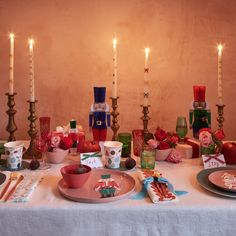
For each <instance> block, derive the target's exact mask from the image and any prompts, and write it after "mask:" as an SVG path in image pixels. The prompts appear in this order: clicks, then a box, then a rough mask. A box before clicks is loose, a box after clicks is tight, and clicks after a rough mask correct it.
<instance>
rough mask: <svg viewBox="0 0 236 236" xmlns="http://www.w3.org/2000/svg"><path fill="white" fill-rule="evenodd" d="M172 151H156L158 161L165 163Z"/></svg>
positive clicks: (169, 149)
mask: <svg viewBox="0 0 236 236" xmlns="http://www.w3.org/2000/svg"><path fill="white" fill-rule="evenodd" d="M171 151H172V148H168V149H163V150H160V149H156V161H165V160H166V158H167V157H168V156H169V154H170V152H171Z"/></svg>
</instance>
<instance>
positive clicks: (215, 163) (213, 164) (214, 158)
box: [202, 154, 226, 169]
mask: <svg viewBox="0 0 236 236" xmlns="http://www.w3.org/2000/svg"><path fill="white" fill-rule="evenodd" d="M202 160H203V165H204V169H211V168H217V167H225V166H226V163H225V158H224V155H223V154H209V155H202Z"/></svg>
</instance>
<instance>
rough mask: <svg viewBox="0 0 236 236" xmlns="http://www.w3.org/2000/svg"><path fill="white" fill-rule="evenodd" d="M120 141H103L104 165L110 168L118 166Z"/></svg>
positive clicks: (120, 148) (120, 149)
mask: <svg viewBox="0 0 236 236" xmlns="http://www.w3.org/2000/svg"><path fill="white" fill-rule="evenodd" d="M122 145H123V144H122V143H121V142H118V141H106V142H105V143H104V152H105V166H106V167H107V168H111V169H117V168H119V167H120V159H121V151H122Z"/></svg>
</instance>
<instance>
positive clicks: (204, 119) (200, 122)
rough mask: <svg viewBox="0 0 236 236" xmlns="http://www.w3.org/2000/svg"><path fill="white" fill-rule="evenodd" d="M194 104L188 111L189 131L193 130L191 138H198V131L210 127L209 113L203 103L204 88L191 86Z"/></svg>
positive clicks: (205, 104)
mask: <svg viewBox="0 0 236 236" xmlns="http://www.w3.org/2000/svg"><path fill="white" fill-rule="evenodd" d="M193 92H194V102H193V107H192V109H190V111H189V123H190V129H191V128H192V129H193V137H194V138H198V136H199V130H200V129H202V128H210V127H211V111H210V109H208V107H207V103H206V101H205V94H206V87H205V86H193Z"/></svg>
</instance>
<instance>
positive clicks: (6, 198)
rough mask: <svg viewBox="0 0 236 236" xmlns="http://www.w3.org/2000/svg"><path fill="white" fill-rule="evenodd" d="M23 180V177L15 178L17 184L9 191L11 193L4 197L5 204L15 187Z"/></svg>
mask: <svg viewBox="0 0 236 236" xmlns="http://www.w3.org/2000/svg"><path fill="white" fill-rule="evenodd" d="M23 179H24V176H23V175H20V176H19V175H18V177H17V182H16V184H15V185H14V187H13V188H12V189H11V191H10V192H9V193H8V194H7V196H6V197H5V199H4V201H5V202H6V201H7V200H8V199H9V198H10V197H11V195H12V194H13V193H14V192H15V190H16V188H17V186H18V185H19V184H20V182H21V181H22V180H23Z"/></svg>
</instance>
